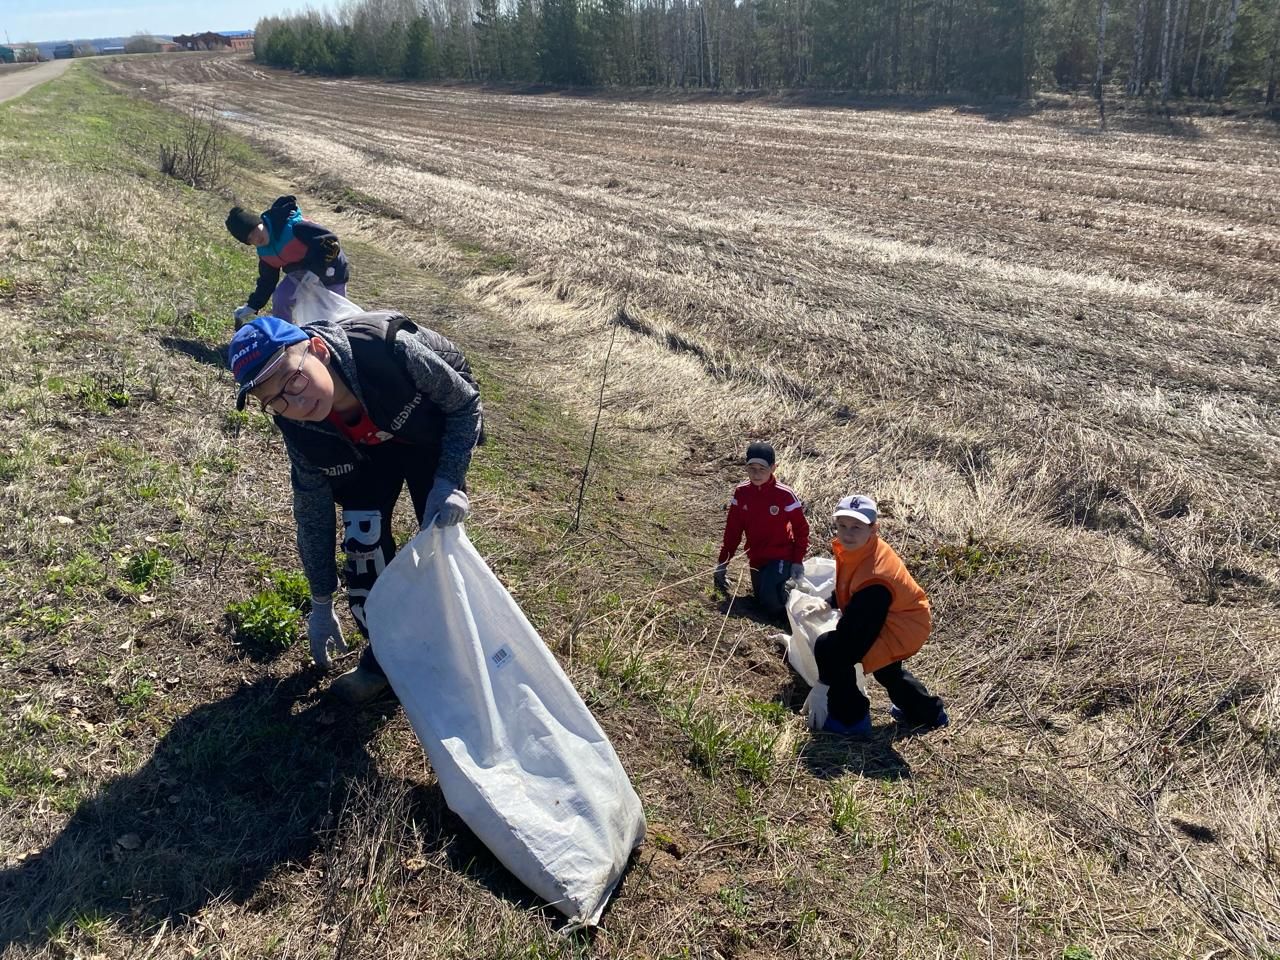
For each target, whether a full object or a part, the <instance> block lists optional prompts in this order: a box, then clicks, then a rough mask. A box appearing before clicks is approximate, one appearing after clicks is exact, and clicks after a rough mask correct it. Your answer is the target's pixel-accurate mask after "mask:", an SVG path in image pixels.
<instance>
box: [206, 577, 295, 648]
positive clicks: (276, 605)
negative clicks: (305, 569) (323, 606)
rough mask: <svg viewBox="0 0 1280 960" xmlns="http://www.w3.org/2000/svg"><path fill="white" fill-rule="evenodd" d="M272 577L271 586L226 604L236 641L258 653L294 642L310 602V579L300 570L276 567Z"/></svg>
mask: <svg viewBox="0 0 1280 960" xmlns="http://www.w3.org/2000/svg"><path fill="white" fill-rule="evenodd" d="M269 577H270V579H271V588H270V589H268V590H263V591H262V592H260V593H257V594H255V595H254V596H252V597H250V598H249V599H248V600H241V601H239V602H238V603H233V604H231V605H230V606H229V607H227V616H228V617H229V618H230V620H231V626H232V628H233V629H234V630H235V634H236V642H237V643H239V644H240V645H241V646H242V647H245V648H247V649H248V650H249V651H250V652H251V653H252V654H255V655H259V656H272V655H274V654H277V653H280V652H281V651H283V650H285V649H287V648H288V647H290V646H292V645H293V644H294V642H295V641H296V640H297V639H298V629H299V627H300V625H301V623H302V615H303V613H304V612H305V611H306V610H307V608H308V607H309V606H310V604H311V593H310V590H309V588H308V587H307V579H306V577H304V576H303V575H302V574H301V573H297V572H294V571H284V570H275V571H272V572H271V573H270V574H269Z"/></svg>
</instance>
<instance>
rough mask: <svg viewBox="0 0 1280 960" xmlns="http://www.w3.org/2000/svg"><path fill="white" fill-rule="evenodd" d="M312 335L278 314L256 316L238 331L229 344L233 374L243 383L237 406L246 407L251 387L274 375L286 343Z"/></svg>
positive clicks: (228, 355) (293, 342) (301, 340)
mask: <svg viewBox="0 0 1280 960" xmlns="http://www.w3.org/2000/svg"><path fill="white" fill-rule="evenodd" d="M310 339H311V338H310V337H309V336H308V335H307V333H306V332H305V331H304V330H303V329H302V328H301V327H299V326H295V325H294V324H292V323H290V322H289V321H288V320H281V319H280V318H279V317H255V318H254V319H253V320H251V321H250V322H249V323H246V324H245V325H244V326H243V327H241V328H240V329H239V330H237V331H236V335H235V336H234V337H232V338H231V345H230V346H229V347H227V362H228V363H230V364H231V375H232V376H233V377H235V378H236V383H238V384H239V385H240V390H239V392H237V393H236V409H237V410H243V409H244V401H245V397H246V396H247V395H248V393H249V391H250V390H252V389H253V388H254V387H256V386H257V385H258V384H260V383H262V381H264V380H266V379H267V378H268V377H269V376H271V374H272V371H274V370H275V367H276V364H278V363H279V362H280V358H281V357H282V356H283V354H282V353H281V351H282V350H284V348H285V347H291V346H293V345H294V344H295V343H302V342H303V341H304V340H310Z"/></svg>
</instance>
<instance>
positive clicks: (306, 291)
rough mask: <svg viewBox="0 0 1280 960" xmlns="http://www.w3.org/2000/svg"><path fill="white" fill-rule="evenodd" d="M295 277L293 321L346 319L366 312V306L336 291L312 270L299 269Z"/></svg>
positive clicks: (299, 324) (301, 325) (301, 322)
mask: <svg viewBox="0 0 1280 960" xmlns="http://www.w3.org/2000/svg"><path fill="white" fill-rule="evenodd" d="M294 277H295V278H296V281H297V285H296V286H295V287H294V291H293V323H295V324H297V325H298V326H300V327H304V326H306V325H307V324H308V323H314V322H315V321H317V320H333V321H338V320H345V319H346V318H347V317H351V316H355V315H356V314H357V313H364V307H362V306H360V305H359V304H357V303H352V302H351V301H350V300H348V299H347V298H346V297H344V296H342V295H341V294H337V293H334V292H333V291H332V290H330V289H329V288H328V287H326V286H325V285H324V284H323V283H321V282H320V278H319V277H317V276H316V275H315V274H314V273H312V272H311V271H310V270H299V271H298V272H297V273H296V274H294Z"/></svg>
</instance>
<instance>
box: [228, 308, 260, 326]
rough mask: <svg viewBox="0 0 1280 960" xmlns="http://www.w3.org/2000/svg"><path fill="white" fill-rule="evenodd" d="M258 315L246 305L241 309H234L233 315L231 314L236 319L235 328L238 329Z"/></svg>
mask: <svg viewBox="0 0 1280 960" xmlns="http://www.w3.org/2000/svg"><path fill="white" fill-rule="evenodd" d="M257 315H258V311H257V310H255V309H253V307H251V306H249V305H248V304H247V303H246V304H245V305H244V306H242V307H236V311H235V313H233V314H232V316H233V317H235V319H236V328H237V329H239V328H240V327H241V326H243V325H244V324H246V323H248V322H249V321H250V320H252V319H253V318H254V317H256V316H257Z"/></svg>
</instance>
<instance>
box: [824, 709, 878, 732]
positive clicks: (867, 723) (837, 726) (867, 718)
mask: <svg viewBox="0 0 1280 960" xmlns="http://www.w3.org/2000/svg"><path fill="white" fill-rule="evenodd" d="M822 732H823V733H834V734H836V735H838V736H841V737H869V736H871V714H869V713H864V714H863V715H862V719H861V720H859V721H858V722H857V723H841V722H840V721H839V720H837V719H836V718H835V717H832V716H828V717H827V722H826V723H824V724H823V725H822Z"/></svg>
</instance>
